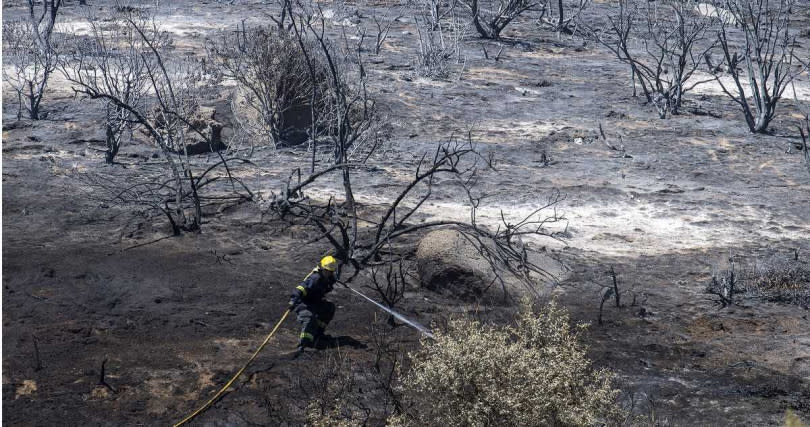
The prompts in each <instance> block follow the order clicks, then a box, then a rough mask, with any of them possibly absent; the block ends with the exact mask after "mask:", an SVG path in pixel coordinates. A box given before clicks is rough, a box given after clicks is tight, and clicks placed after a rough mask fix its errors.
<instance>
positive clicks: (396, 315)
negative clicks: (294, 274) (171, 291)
mask: <svg viewBox="0 0 810 427" xmlns="http://www.w3.org/2000/svg"><path fill="white" fill-rule="evenodd" d="M310 274H312V273H310ZM307 277H309V276H307ZM338 283H340V284H341V285H343V286H345V287H346V289H348V290H350V291H352V292H354V293H355V294H357V295H360V296H361V297H363V298H364V299H365V300H366V301H368V302H370V303H372V304H374V305H375V306H377V307H378V308H380V309H381V310H383V311H385V312H386V313H388V314H390V315H392V316H394V318H396V319H397V320H399V321H400V322H402V323H405V324H406V325H408V326H410V327H412V328H414V329H416V330H417V331H419V332H421V333H422V334H423V335H425V336H426V337H428V338H431V339H432V338H433V334H432V333H430V330H428V329H427V328H426V327H424V326H422V325H420V324H419V323H417V322H415V321H413V320H410V319H408V318H407V317H405V316H403V315H401V314H399V313H397V312H396V311H394V310H392V309H391V308H390V307H386V306H384V305H382V304H380V303H378V302H377V301H374V300H373V299H371V298H369V297H367V296H366V295H364V294H363V293H362V292H360V291H358V290H356V289H354V288H352V287H350V286H349V285H347V284H346V283H343V282H338ZM289 314H290V309H287V310H285V311H284V314H283V315H282V316H281V319H280V320H279V321H278V323H276V326H275V327H273V330H272V331H270V334H269V335H267V338H265V339H264V342H263V343H262V345H260V346H259V348H257V349H256V351H255V352H254V353H253V355H252V356H250V359H248V361H247V362H246V363H245V365H244V366H242V368H241V369H239V371H237V372H236V374H235V375H234V376H233V378H231V380H230V381H228V383H227V384H225V386H223V387H222V388H221V389H220V390H219V391H218V392H217V394H215V395H214V397H212V398H211V399H209V400H208V401H207V402H205V405H203V406H201V407H200V408H199V409H197V410H196V411H194V412H193V413H192V414H191V415H189V416H187V417H186V418H184V419H183V420H182V421H180V422H179V423H177V424H175V425H174V427H179V426H182V425H183V424H185V423H187V422H189V421H191V420H192V419H194V418H195V417H196V416H198V415H200V414H202V413H203V412H205V411H206V410H207V409H208V408H210V407H211V405H213V404H214V403H216V401H217V400H219V398H220V397H222V395H223V394H225V392H226V391H227V390H228V388H229V387H230V386H231V385H233V383H234V382H235V381H236V379H237V378H239V376H241V375H242V373H243V372H245V369H247V368H248V366H250V364H251V363H253V360H254V359H256V356H258V355H259V353H260V352H261V351H262V350H263V349H264V347H265V346H266V345H267V343H268V342H270V338H272V337H273V335H274V334H275V333H276V331H277V330H278V328H279V327H280V326H281V324H282V323H284V320H286V319H287V316H288V315H289Z"/></svg>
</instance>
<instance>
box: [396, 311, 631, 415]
mask: <svg viewBox="0 0 810 427" xmlns="http://www.w3.org/2000/svg"><path fill="white" fill-rule="evenodd" d="M584 328H585V325H581V324H580V325H577V326H576V327H575V328H573V329H572V328H571V327H570V324H569V316H568V313H567V312H566V311H565V310H564V309H563V308H560V307H558V306H557V305H556V304H555V303H554V302H551V303H550V304H548V305H547V306H546V307H544V308H543V309H542V310H540V311H539V312H537V313H535V312H534V311H533V310H532V308H531V304H530V303H529V302H528V301H524V303H523V307H522V309H521V313H520V315H519V316H518V317H517V319H516V321H515V323H514V324H513V325H507V326H501V327H498V326H488V325H483V324H481V323H479V322H477V321H473V320H456V321H452V322H451V323H450V325H449V328H448V330H447V331H446V332H442V333H437V334H436V339H435V341H425V342H424V343H423V344H424V345H423V347H422V349H421V350H419V351H417V352H416V353H414V354H411V358H412V362H413V365H412V368H411V370H410V371H409V372H408V373H407V374H406V375H405V377H404V378H403V387H404V396H405V400H406V403H408V404H410V405H411V406H410V407H409V409H407V410H406V412H405V413H404V414H402V415H400V416H397V417H394V418H391V419H390V420H389V422H390V424H391V425H420V426H438V425H442V426H445V425H450V426H460V425H464V426H489V425H498V426H504V425H520V426H532V425H576V426H584V425H601V424H611V423H612V421H613V420H616V419H618V417H619V416H620V412H621V411H620V409H619V408H618V406H617V403H616V399H617V395H618V393H619V391H618V390H616V389H614V388H613V386H612V374H611V373H610V372H608V371H606V370H594V369H592V368H591V363H590V361H589V360H588V358H587V357H586V347H585V346H584V345H582V344H581V343H580V340H579V335H580V332H581V331H582V330H583V329H584Z"/></svg>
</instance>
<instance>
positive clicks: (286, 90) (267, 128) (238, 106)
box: [208, 8, 326, 146]
mask: <svg viewBox="0 0 810 427" xmlns="http://www.w3.org/2000/svg"><path fill="white" fill-rule="evenodd" d="M285 10H286V8H285ZM279 25H282V24H279ZM304 48H308V49H309V48H311V47H309V46H303V47H302V46H301V45H300V44H299V43H298V40H297V39H296V37H295V35H294V34H292V32H288V31H287V30H286V29H278V28H274V27H269V26H268V27H257V28H250V27H245V26H244V24H242V27H241V28H239V29H237V31H223V32H221V33H220V34H219V35H218V36H217V37H216V38H215V39H213V40H209V42H208V58H209V59H210V62H211V63H212V64H214V65H215V66H216V67H217V68H218V70H219V71H220V72H221V73H222V74H223V77H225V78H226V79H231V80H233V81H235V82H236V83H237V85H238V86H237V87H238V90H237V92H236V93H235V94H234V98H233V104H234V108H233V110H234V114H235V116H236V118H237V120H238V121H239V123H240V124H241V126H242V128H243V129H244V130H246V131H247V132H248V133H249V134H250V135H252V136H253V137H255V138H258V139H260V140H263V141H267V142H268V143H269V144H271V145H273V146H279V145H285V144H291V145H296V144H300V143H302V142H304V141H306V140H307V131H308V130H309V129H310V127H311V125H312V120H313V117H312V114H311V108H322V107H323V104H322V100H320V99H318V98H316V97H318V96H320V95H322V94H323V90H320V91H319V90H318V88H317V87H316V86H317V85H323V84H324V79H325V77H326V76H325V70H323V64H321V63H320V62H318V59H319V57H313V61H314V63H313V66H314V67H315V69H316V72H315V73H314V79H313V74H312V73H310V72H309V68H308V65H307V61H306V60H305V58H304V53H303V51H302V49H304Z"/></svg>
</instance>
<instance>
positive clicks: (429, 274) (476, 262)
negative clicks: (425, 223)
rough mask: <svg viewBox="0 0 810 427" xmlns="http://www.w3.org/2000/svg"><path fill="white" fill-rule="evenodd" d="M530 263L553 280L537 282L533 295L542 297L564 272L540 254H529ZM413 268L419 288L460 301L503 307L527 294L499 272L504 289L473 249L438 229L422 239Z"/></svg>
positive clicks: (450, 232) (455, 233) (453, 233)
mask: <svg viewBox="0 0 810 427" xmlns="http://www.w3.org/2000/svg"><path fill="white" fill-rule="evenodd" d="M531 260H532V262H533V263H535V264H536V265H539V266H540V267H541V268H543V269H545V270H547V271H548V272H549V273H551V275H552V276H553V277H541V278H538V283H540V284H541V286H539V287H538V288H536V289H535V291H536V293H540V294H544V293H546V292H547V291H548V290H549V286H550V285H551V284H552V283H553V282H556V280H559V279H560V278H561V276H562V275H563V272H564V271H565V268H564V267H563V266H562V264H560V263H559V262H557V261H555V260H553V259H551V258H549V257H547V256H545V255H543V254H537V253H532V254H531ZM416 265H417V269H418V271H419V277H420V281H421V283H422V286H424V287H426V288H428V289H430V290H433V291H436V292H439V293H442V294H444V295H447V296H451V297H454V298H458V299H460V300H462V301H469V302H472V301H483V302H487V303H496V304H497V303H506V302H509V301H510V300H515V299H519V298H520V296H522V295H524V294H527V293H529V290H528V289H527V288H526V286H525V284H523V283H522V282H521V281H519V280H518V279H516V278H514V277H513V276H512V275H511V274H510V273H508V272H505V271H501V272H499V274H500V275H501V277H502V278H503V279H504V281H505V282H506V283H505V285H506V286H505V289H504V287H502V286H501V284H500V282H499V281H496V280H495V278H496V276H495V273H494V272H493V271H492V268H491V267H490V264H489V262H488V261H487V260H486V259H485V258H484V257H483V256H482V255H481V253H480V252H479V250H478V249H477V248H476V246H475V245H473V244H472V243H471V242H470V241H469V240H468V239H467V238H466V237H465V236H464V235H463V234H461V233H460V232H458V231H456V230H451V229H442V230H437V231H433V232H430V233H428V234H427V235H425V237H423V238H422V240H421V241H420V242H419V247H418V248H417V250H416ZM504 291H506V295H505V294H504Z"/></svg>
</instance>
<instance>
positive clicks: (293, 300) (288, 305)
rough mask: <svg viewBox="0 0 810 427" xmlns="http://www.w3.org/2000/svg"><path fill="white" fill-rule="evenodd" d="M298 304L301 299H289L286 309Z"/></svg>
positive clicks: (291, 308)
mask: <svg viewBox="0 0 810 427" xmlns="http://www.w3.org/2000/svg"><path fill="white" fill-rule="evenodd" d="M298 304H301V301H299V300H298V299H296V298H293V299H291V300H290V302H288V303H287V310H290V311H292V310H293V309H294V308H295V307H296V306H297V305H298Z"/></svg>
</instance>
